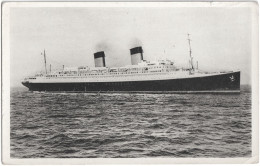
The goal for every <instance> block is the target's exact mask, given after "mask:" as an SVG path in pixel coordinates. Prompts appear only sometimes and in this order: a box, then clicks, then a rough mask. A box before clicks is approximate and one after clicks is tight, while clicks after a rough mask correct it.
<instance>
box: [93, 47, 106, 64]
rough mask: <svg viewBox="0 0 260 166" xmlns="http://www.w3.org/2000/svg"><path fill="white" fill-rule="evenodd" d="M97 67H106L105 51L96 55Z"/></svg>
mask: <svg viewBox="0 0 260 166" xmlns="http://www.w3.org/2000/svg"><path fill="white" fill-rule="evenodd" d="M94 58H95V67H106V63H105V53H104V51H100V52H96V53H94Z"/></svg>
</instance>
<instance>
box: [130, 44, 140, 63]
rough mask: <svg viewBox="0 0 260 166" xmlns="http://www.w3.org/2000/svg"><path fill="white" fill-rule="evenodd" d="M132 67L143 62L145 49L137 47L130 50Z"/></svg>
mask: <svg viewBox="0 0 260 166" xmlns="http://www.w3.org/2000/svg"><path fill="white" fill-rule="evenodd" d="M130 54H131V62H132V65H137V64H138V63H140V62H141V61H142V60H143V49H142V47H135V48H132V49H130Z"/></svg>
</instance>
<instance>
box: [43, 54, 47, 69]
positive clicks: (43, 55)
mask: <svg viewBox="0 0 260 166" xmlns="http://www.w3.org/2000/svg"><path fill="white" fill-rule="evenodd" d="M43 56H44V64H45V73H46V74H47V68H46V55H45V49H44V51H43Z"/></svg>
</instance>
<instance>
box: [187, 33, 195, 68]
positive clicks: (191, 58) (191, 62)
mask: <svg viewBox="0 0 260 166" xmlns="http://www.w3.org/2000/svg"><path fill="white" fill-rule="evenodd" d="M190 41H191V39H190V34H189V33H188V42H189V48H190V65H191V70H194V67H193V57H192V55H191V44H190Z"/></svg>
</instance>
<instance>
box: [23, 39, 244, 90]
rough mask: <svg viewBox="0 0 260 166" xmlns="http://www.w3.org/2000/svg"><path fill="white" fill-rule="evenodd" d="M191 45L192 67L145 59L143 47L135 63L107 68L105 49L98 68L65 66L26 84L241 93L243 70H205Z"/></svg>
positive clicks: (33, 86)
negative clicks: (201, 68)
mask: <svg viewBox="0 0 260 166" xmlns="http://www.w3.org/2000/svg"><path fill="white" fill-rule="evenodd" d="M188 44H189V49H190V51H189V55H190V57H189V58H190V60H189V67H186V68H179V67H176V66H175V64H174V63H173V62H172V61H170V60H158V61H154V62H150V61H147V60H144V59H143V49H142V47H141V46H139V47H135V48H132V49H130V56H131V65H128V66H124V67H111V68H110V67H106V63H105V53H104V51H101V52H96V53H94V60H95V67H88V66H81V67H74V68H71V67H64V66H63V69H61V70H59V71H50V72H47V68H46V55H45V51H44V60H45V73H40V74H36V75H35V76H32V77H27V78H25V79H24V80H23V81H22V84H23V85H24V86H26V87H28V88H29V90H30V91H60V92H61V91H62V92H94V91H95V92H140V91H142V92H155V93H158V92H160V93H161V92H165V93H167V92H170V93H214V92H217V93H218V92H220V93H239V92H240V71H228V72H205V71H201V70H199V69H198V63H197V66H196V67H195V65H194V63H193V57H192V54H191V45H190V44H191V43H190V38H189V37H188Z"/></svg>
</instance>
